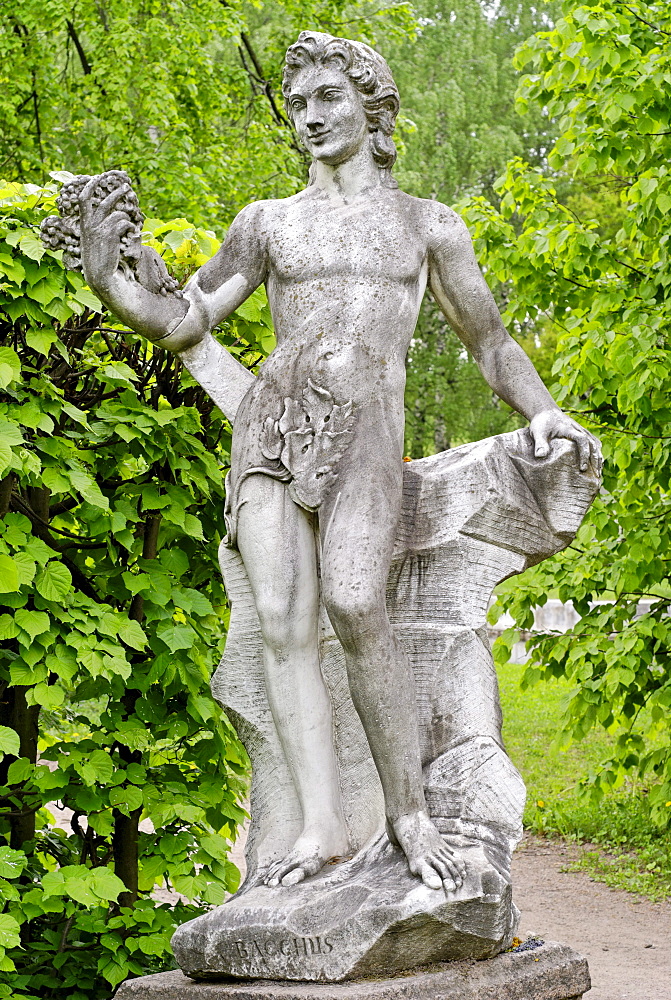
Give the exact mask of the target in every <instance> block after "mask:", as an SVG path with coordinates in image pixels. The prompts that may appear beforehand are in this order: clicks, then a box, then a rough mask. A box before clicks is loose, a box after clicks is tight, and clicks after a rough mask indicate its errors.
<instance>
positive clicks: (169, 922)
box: [0, 175, 273, 1000]
mask: <svg viewBox="0 0 671 1000" xmlns="http://www.w3.org/2000/svg"><path fill="white" fill-rule="evenodd" d="M55 179H58V180H63V179H65V178H64V176H63V175H56V178H55ZM55 193H56V185H48V186H47V187H46V188H37V187H36V186H34V185H18V184H12V185H3V186H2V189H0V345H1V346H0V480H1V482H0V505H1V506H0V515H1V518H0V605H1V607H0V638H2V653H1V654H0V655H1V659H0V685H1V688H0V690H1V692H2V693H1V700H0V751H1V753H0V757H1V758H2V759H1V760H0V786H1V787H0V796H1V798H0V834H2V840H1V841H0V842H1V843H2V844H3V846H2V847H0V879H1V881H0V892H1V893H2V895H3V897H4V899H5V900H7V903H6V906H5V909H4V912H2V913H0V996H12V997H24V998H29V997H34V998H40V1000H44V998H46V997H49V998H54V1000H56V998H62V1000H65V998H67V1000H92V998H96V997H99V998H102V997H106V996H109V995H110V992H111V989H112V988H113V987H114V986H116V985H117V984H118V983H119V982H121V981H122V980H123V979H125V978H126V977H127V976H129V975H139V974H143V973H145V972H148V971H155V970H156V969H158V968H161V967H165V966H166V963H167V964H170V951H169V940H170V936H171V933H172V930H173V928H174V926H175V925H176V924H179V923H182V922H183V921H184V920H186V919H188V918H189V917H191V916H193V915H195V913H196V912H200V911H201V910H202V906H203V904H213V903H218V902H220V901H221V900H222V899H223V898H224V894H225V892H227V891H232V890H234V889H235V888H236V886H237V883H238V879H239V873H238V871H237V869H236V868H235V866H234V865H232V864H231V863H230V862H229V861H228V860H227V854H228V850H229V846H230V841H231V840H232V839H233V837H234V836H235V828H236V824H237V823H238V822H239V821H240V820H241V819H242V818H243V816H244V813H243V811H242V810H241V808H240V807H239V806H238V805H237V803H238V802H239V801H240V800H241V797H242V796H243V795H244V791H245V788H246V773H247V772H246V767H247V761H246V757H245V754H244V751H243V749H242V747H241V746H240V744H239V743H238V741H237V739H236V737H235V735H234V733H233V731H232V729H231V727H230V725H229V723H228V721H227V719H226V718H225V716H224V715H223V713H222V712H221V710H220V708H219V707H218V706H217V704H216V703H215V702H214V700H213V699H212V696H211V694H210V691H209V676H210V673H211V669H212V666H213V660H214V659H215V657H216V653H217V651H221V648H222V643H223V637H224V631H225V630H224V625H225V621H226V620H227V607H226V601H225V596H224V593H223V588H222V584H221V581H220V578H219V574H218V573H217V572H216V571H215V570H214V567H215V566H216V546H217V542H218V537H217V526H218V525H219V524H220V523H221V520H222V517H221V512H222V508H223V471H225V467H226V465H227V462H228V446H229V442H230V427H229V426H228V424H227V423H226V421H225V420H224V418H223V417H222V416H221V414H220V413H219V411H218V410H217V409H216V408H214V406H213V404H212V403H211V402H210V401H209V400H208V399H207V398H206V397H205V395H204V393H203V392H202V390H200V388H199V387H197V386H196V385H195V383H193V382H192V380H191V379H190V378H189V377H188V376H187V375H184V373H183V372H182V371H181V366H180V364H179V362H177V361H176V360H175V359H174V357H173V356H172V355H168V353H167V352H164V351H162V350H159V349H156V348H154V349H152V348H151V347H148V346H147V345H144V344H140V343H139V340H138V339H137V338H136V337H134V336H132V335H129V334H128V333H127V332H125V331H124V330H123V329H121V328H120V327H119V326H118V324H116V323H115V322H114V320H113V319H112V318H111V317H110V316H109V315H106V314H105V313H104V312H103V311H102V308H101V306H100V303H99V302H98V301H97V299H96V298H95V296H93V295H92V293H91V292H90V291H89V290H88V289H87V288H86V287H85V286H84V283H83V279H82V277H81V276H80V275H79V274H77V273H73V272H72V271H66V270H65V268H64V267H63V264H62V261H61V259H60V258H61V253H60V252H52V251H49V250H46V251H45V249H44V247H43V246H42V244H41V242H40V239H39V226H40V222H41V220H42V219H43V218H44V217H45V216H47V215H49V214H50V213H53V211H54V201H55ZM145 230H146V231H147V236H146V239H148V240H149V241H150V242H151V243H152V245H153V246H154V247H155V248H156V249H158V250H159V251H160V252H161V253H162V254H163V255H164V256H165V258H166V260H167V261H168V263H169V264H170V266H171V268H172V270H173V273H174V274H175V275H176V276H177V277H178V278H179V279H180V280H183V279H184V278H186V277H187V276H188V275H189V274H190V273H191V271H193V270H194V269H195V268H196V267H197V266H199V265H200V264H202V263H203V262H204V261H205V260H206V259H208V258H209V257H210V256H211V255H212V253H214V252H215V251H216V249H217V247H218V246H219V244H218V242H217V240H216V239H215V238H214V236H213V235H212V234H211V233H207V232H205V231H203V230H199V229H196V228H194V227H193V226H191V225H190V224H189V223H188V222H187V221H186V220H183V219H178V220H173V221H172V222H171V223H167V224H165V225H163V224H162V223H159V222H157V221H156V220H147V222H146V223H145ZM243 312H244V315H240V314H238V315H237V316H234V317H233V318H232V320H231V321H230V322H229V323H228V324H227V327H226V329H225V330H223V331H221V335H222V336H223V337H224V340H225V342H226V344H227V346H228V347H229V348H230V349H231V350H232V351H233V352H234V353H236V354H237V356H238V357H240V358H241V360H243V361H244V362H246V363H247V364H249V365H250V366H253V365H254V364H255V363H256V362H257V361H259V360H260V359H261V358H262V357H264V356H265V354H266V353H267V351H268V350H269V348H270V347H271V346H272V343H273V337H272V330H271V329H270V326H269V322H270V321H269V312H268V309H267V306H266V305H265V304H264V300H263V298H262V296H260V295H257V296H256V297H255V298H254V299H253V300H251V301H250V302H248V303H246V305H245V307H244V310H243ZM206 539H207V541H206ZM3 755H4V756H3ZM53 802H57V803H58V804H59V805H61V806H64V807H65V808H66V809H69V810H72V812H73V817H72V820H71V822H70V823H69V824H68V822H67V821H65V822H63V821H61V822H60V823H58V824H57V823H56V821H55V820H54V816H53V814H52V813H51V812H50V811H49V808H48V807H47V804H48V803H53ZM141 818H142V819H146V820H149V821H151V824H153V829H154V832H144V830H145V829H146V828H147V826H146V824H144V825H143V829H142V830H140V829H138V824H139V822H140V820H141ZM149 829H151V828H149ZM156 885H165V886H168V887H170V888H172V889H174V890H176V891H177V892H178V893H180V894H181V896H182V897H183V899H184V901H180V902H178V903H176V904H174V905H172V904H171V905H168V904H167V903H163V904H159V903H157V902H156V901H155V900H154V899H153V898H152V896H151V892H152V890H153V889H154V887H155V886H156ZM187 900H189V901H191V902H187Z"/></svg>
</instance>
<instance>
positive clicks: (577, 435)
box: [562, 430, 590, 472]
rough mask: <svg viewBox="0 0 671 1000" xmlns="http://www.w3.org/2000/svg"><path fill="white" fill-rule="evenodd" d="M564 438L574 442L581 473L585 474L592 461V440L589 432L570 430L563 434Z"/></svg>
mask: <svg viewBox="0 0 671 1000" xmlns="http://www.w3.org/2000/svg"><path fill="white" fill-rule="evenodd" d="M562 437H565V438H568V440H569V441H573V442H574V444H575V446H576V451H577V452H578V462H579V465H580V471H581V472H585V471H586V469H587V466H588V465H589V460H590V440H589V437H588V436H587V432H586V431H581V430H570V431H566V432H565V433H564V434H562Z"/></svg>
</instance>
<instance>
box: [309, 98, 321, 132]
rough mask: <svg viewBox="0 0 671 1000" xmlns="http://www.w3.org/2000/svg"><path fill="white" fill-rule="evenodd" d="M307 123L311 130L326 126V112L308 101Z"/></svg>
mask: <svg viewBox="0 0 671 1000" xmlns="http://www.w3.org/2000/svg"><path fill="white" fill-rule="evenodd" d="M305 124H306V125H307V127H308V128H309V129H310V130H311V131H314V130H315V129H319V128H323V127H324V114H323V112H322V111H320V110H319V108H318V107H317V106H316V105H314V104H312V103H308V107H307V115H306V118H305Z"/></svg>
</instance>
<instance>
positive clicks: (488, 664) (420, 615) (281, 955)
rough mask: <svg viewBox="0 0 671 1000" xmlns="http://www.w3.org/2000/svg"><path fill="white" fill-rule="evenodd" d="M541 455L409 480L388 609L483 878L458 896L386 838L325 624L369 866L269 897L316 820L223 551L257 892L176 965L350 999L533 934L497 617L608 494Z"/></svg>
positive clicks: (504, 443)
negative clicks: (380, 977) (493, 620)
mask: <svg viewBox="0 0 671 1000" xmlns="http://www.w3.org/2000/svg"><path fill="white" fill-rule="evenodd" d="M532 447H533V446H532V443H531V438H530V435H529V432H528V431H527V430H522V431H515V432H513V433H512V434H506V435H502V436H500V437H496V438H491V439H489V440H486V441H482V442H479V443H478V444H474V445H466V446H464V447H462V448H455V449H453V450H452V451H449V452H444V453H443V454H441V455H437V456H435V457H433V458H427V459H421V460H420V461H416V462H412V463H409V464H408V465H406V469H405V480H404V498H403V509H402V514H401V519H400V522H399V531H398V536H397V543H396V550H395V554H394V560H393V563H392V567H391V572H390V575H389V586H388V594H387V605H388V609H389V613H390V618H391V620H392V622H393V625H394V628H395V631H396V634H397V636H398V638H399V639H400V641H401V643H402V645H403V647H404V649H405V652H406V654H407V656H408V658H409V660H410V662H411V664H412V666H413V670H414V675H415V684H416V691H417V707H418V716H419V726H420V746H421V752H422V763H423V767H424V790H425V795H426V799H427V804H428V808H429V812H430V815H431V818H432V819H433V821H434V823H435V824H436V826H437V827H438V829H439V830H440V831H441V833H443V834H444V835H445V836H446V837H447V839H448V840H449V843H450V844H451V845H452V846H453V847H455V848H456V849H458V850H459V851H460V852H461V853H462V856H463V857H464V858H465V860H466V863H467V877H466V879H465V881H464V884H463V885H462V886H461V887H460V888H459V889H458V890H457V891H455V892H451V893H449V894H448V895H446V894H445V892H444V890H442V889H441V890H432V889H428V888H426V887H425V886H423V885H421V884H420V883H419V882H418V881H417V880H416V879H414V878H412V876H410V875H409V873H408V870H407V865H406V864H405V862H404V859H403V856H402V854H401V852H400V850H399V849H398V848H394V847H392V846H391V845H390V844H389V842H388V840H387V838H386V835H385V834H384V832H383V828H384V807H383V798H382V790H381V787H380V783H379V778H378V775H377V771H376V769H375V766H374V764H373V760H372V758H371V755H370V750H369V748H368V743H367V741H366V738H365V735H364V732H363V728H362V726H361V722H360V720H359V717H358V715H357V714H356V712H355V710H354V706H353V705H352V701H351V698H350V695H349V688H348V685H347V678H346V673H345V663H344V656H343V652H342V649H341V647H340V645H339V643H338V642H337V640H336V638H335V635H334V634H333V630H332V629H331V628H330V625H329V622H328V618H327V617H326V615H325V614H322V633H321V647H322V648H321V661H322V668H323V671H324V678H325V681H326V684H327V687H328V689H329V692H330V694H331V698H332V701H333V705H334V721H335V727H334V728H335V741H336V749H337V755H338V764H339V769H340V783H341V788H342V794H343V803H344V807H345V816H346V820H347V824H348V832H349V837H350V842H351V844H352V846H353V849H354V850H359V852H360V853H359V854H358V855H356V856H355V859H354V860H353V861H351V862H349V863H345V864H341V865H338V866H334V867H330V868H327V869H325V870H323V871H322V872H320V873H319V874H318V875H316V876H314V877H313V878H311V879H308V880H307V881H306V882H303V883H301V884H300V885H298V886H295V887H281V888H278V889H272V888H269V887H267V886H265V885H262V884H259V883H260V882H262V880H263V875H264V873H265V872H266V871H267V869H268V867H269V866H270V865H271V864H272V863H273V862H274V861H275V860H276V859H277V858H279V857H282V856H283V855H284V853H286V851H287V849H288V848H289V847H290V845H291V844H292V843H293V841H294V840H295V838H296V837H297V835H298V833H299V832H300V824H301V812H300V806H299V804H298V801H297V798H296V793H295V790H294V785H293V782H292V780H291V776H290V773H289V768H288V766H287V763H286V761H285V759H284V756H283V753H282V749H281V744H280V739H279V736H278V734H277V731H276V729H275V725H274V722H273V717H272V715H271V713H270V709H269V707H268V703H267V699H266V697H265V689H264V675H263V665H262V658H261V632H260V626H259V622H258V617H257V615H256V610H255V606H254V602H253V600H252V596H251V590H250V588H249V583H248V581H247V579H246V575H245V572H244V567H243V565H242V560H241V559H240V556H239V555H238V553H237V552H235V551H232V550H231V549H228V548H227V547H226V546H222V549H221V561H222V570H223V573H224V578H225V581H226V586H227V590H228V593H229V596H230V598H231V602H232V615H231V623H230V630H229V636H228V641H227V646H226V653H225V655H224V658H223V660H222V663H221V666H220V668H219V670H218V671H217V673H216V674H215V677H214V679H213V691H214V693H215V696H216V697H217V698H218V699H219V701H221V702H222V704H223V705H225V706H226V708H227V710H228V712H229V715H230V716H231V718H232V719H233V721H234V722H235V725H236V726H237V728H238V731H239V733H240V735H241V737H242V739H243V741H244V743H245V745H246V747H247V749H248V752H249V754H250V757H251V760H252V768H253V786H252V802H251V813H252V826H251V829H250V835H249V840H248V846H247V864H248V877H247V881H246V883H245V886H244V887H243V889H242V890H241V891H240V892H239V893H238V895H237V896H235V897H234V898H233V899H232V900H230V901H229V902H227V903H226V904H224V906H222V907H217V908H216V909H214V910H212V911H210V912H209V913H207V914H203V915H202V916H201V917H198V918H197V919H196V920H193V921H190V922H189V923H187V924H184V925H183V926H182V927H180V928H179V929H178V931H177V932H176V934H175V936H174V938H173V948H174V950H175V955H176V957H177V960H178V962H179V964H180V966H181V967H182V968H183V969H184V970H185V971H187V972H189V973H193V974H196V975H198V976H199V977H208V976H216V975H221V974H227V975H234V976H238V977H242V978H244V977H253V976H258V977H264V978H273V977H278V978H288V979H309V980H322V981H337V980H342V979H346V978H352V977H357V976H361V975H369V974H376V973H378V974H381V973H384V974H388V973H390V972H394V971H396V970H399V969H403V968H404V967H406V964H407V962H408V955H412V957H413V962H414V963H415V964H417V965H421V964H426V963H429V962H434V961H438V960H455V959H460V958H478V959H480V958H487V957H490V956H493V955H495V954H497V953H498V952H499V951H501V950H502V949H504V948H505V947H507V946H508V944H509V942H510V940H511V939H512V936H513V933H514V931H515V927H516V919H517V913H516V910H515V908H514V906H513V903H512V896H511V889H510V875H509V872H510V856H511V852H512V850H513V848H514V846H515V844H516V843H517V841H518V839H519V837H520V835H521V830H522V825H521V824H522V812H523V808H524V795H525V793H524V786H523V783H522V780H521V778H520V776H519V774H518V772H517V771H516V769H515V768H514V766H513V764H512V763H511V761H510V759H509V758H508V756H507V754H506V753H505V750H504V748H503V744H502V740H501V710H500V704H499V696H498V687H497V681H496V672H495V669H494V664H493V661H492V656H491V652H490V648H489V643H488V639H487V631H486V611H487V606H488V603H489V600H490V597H491V593H492V589H493V587H494V586H495V585H496V584H497V583H498V582H499V581H501V580H503V579H505V578H506V577H508V576H510V575H511V574H514V573H519V572H521V571H522V570H524V569H526V567H527V566H529V565H533V564H534V563H536V562H538V561H539V560H540V559H542V558H545V557H547V556H548V555H551V554H552V553H553V552H556V551H559V550H560V549H562V548H564V546H565V545H566V544H567V543H568V541H569V540H570V538H571V537H573V533H574V532H575V530H576V528H577V526H578V525H579V523H580V520H581V519H582V517H583V515H584V512H585V511H586V509H587V507H588V506H589V503H590V502H591V500H592V498H593V496H594V494H595V492H596V490H597V488H598V484H599V480H598V475H597V473H596V471H595V470H588V472H587V473H581V472H579V471H578V469H577V464H576V461H575V454H574V451H573V446H572V445H571V444H570V443H569V442H568V441H565V442H559V441H558V442H555V443H554V444H553V447H552V450H551V453H550V455H549V456H548V457H547V458H546V459H542V460H538V459H534V458H533V455H532ZM511 525H512V528H511ZM366 845H368V846H366ZM295 942H298V944H296V943H295Z"/></svg>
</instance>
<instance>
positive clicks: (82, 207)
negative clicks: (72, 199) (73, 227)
mask: <svg viewBox="0 0 671 1000" xmlns="http://www.w3.org/2000/svg"><path fill="white" fill-rule="evenodd" d="M98 180H99V175H98V174H95V175H94V176H93V177H91V179H90V180H88V181H87V182H86V184H85V185H84V187H83V188H82V190H81V191H80V193H79V214H80V217H81V218H82V219H83V220H84V221H85V222H86V221H87V220H88V219H89V218H90V217H91V213H92V212H93V209H94V205H93V203H92V201H91V199H92V198H93V192H94V191H95V189H96V187H97V186H98Z"/></svg>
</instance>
